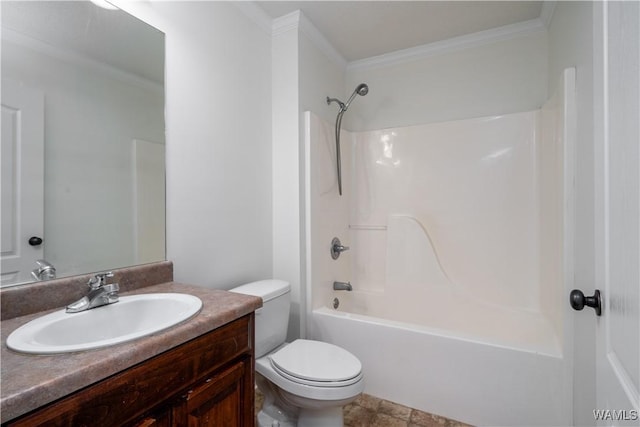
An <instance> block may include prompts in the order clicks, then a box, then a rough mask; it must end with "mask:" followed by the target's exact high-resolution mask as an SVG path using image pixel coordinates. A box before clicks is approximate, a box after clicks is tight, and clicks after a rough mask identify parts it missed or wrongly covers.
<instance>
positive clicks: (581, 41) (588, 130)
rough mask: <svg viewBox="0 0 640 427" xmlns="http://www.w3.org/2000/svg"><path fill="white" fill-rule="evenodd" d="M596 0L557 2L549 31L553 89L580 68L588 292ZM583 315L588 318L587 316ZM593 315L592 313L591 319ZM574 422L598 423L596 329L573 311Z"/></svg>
mask: <svg viewBox="0 0 640 427" xmlns="http://www.w3.org/2000/svg"><path fill="white" fill-rule="evenodd" d="M593 7H594V3H592V2H557V5H556V9H555V12H554V14H553V18H552V21H551V24H550V27H549V71H548V73H549V87H555V86H556V83H557V81H558V79H559V78H560V76H561V71H562V69H563V68H566V67H572V66H575V67H576V104H577V137H576V141H577V143H576V164H575V167H576V183H575V195H576V199H575V211H576V212H577V215H576V218H575V243H574V245H575V264H574V265H575V268H574V270H575V286H576V287H577V288H579V289H582V290H583V291H584V292H585V294H589V295H591V294H593V290H594V289H595V288H596V283H595V272H594V256H595V255H594V251H595V248H594V140H593V126H592V123H593V46H594V44H593ZM583 314H584V315H583ZM587 314H591V315H587ZM573 320H574V337H575V338H574V348H575V351H576V353H575V358H574V375H573V376H574V381H573V384H574V386H573V393H574V414H573V415H574V424H575V425H594V424H595V422H594V420H593V413H592V410H593V408H595V407H596V402H595V390H596V382H595V347H594V343H595V331H596V317H595V316H593V313H574V317H573Z"/></svg>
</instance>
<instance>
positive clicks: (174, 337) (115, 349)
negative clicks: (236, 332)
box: [0, 282, 262, 423]
mask: <svg viewBox="0 0 640 427" xmlns="http://www.w3.org/2000/svg"><path fill="white" fill-rule="evenodd" d="M158 292H179V293H187V294H191V295H195V296H197V297H199V298H200V299H201V300H202V303H203V306H202V310H201V311H200V313H198V314H197V315H196V316H195V317H192V318H191V319H189V320H187V321H185V322H183V323H180V324H178V325H176V326H174V327H172V328H170V329H166V330H164V331H161V332H158V333H156V334H153V335H150V336H147V337H143V338H139V339H137V340H134V341H129V342H126V343H122V344H118V345H114V346H110V347H106V348H104V349H97V350H90V351H84V352H77V353H64V354H56V355H46V356H45V355H43V356H41V355H26V354H21V353H17V352H14V351H12V350H9V349H8V348H7V345H6V340H7V337H8V336H9V334H10V333H11V332H12V331H14V330H15V329H16V328H18V327H19V326H21V325H23V324H25V323H27V322H29V321H31V320H33V319H35V318H37V317H40V316H42V315H43V314H46V313H48V312H51V311H55V310H48V311H43V312H40V313H34V314H29V315H26V316H21V317H15V318H12V319H7V320H3V321H2V322H0V330H1V336H2V349H1V350H0V358H1V359H0V360H1V365H2V386H1V391H0V415H1V417H0V420H1V422H3V423H4V422H6V421H9V420H11V419H13V418H15V417H17V416H20V415H22V414H25V413H27V412H29V411H31V410H33V409H36V408H38V407H40V406H42V405H45V404H47V403H50V402H52V401H54V400H56V399H59V398H61V397H63V396H66V395H68V394H70V393H73V392H74V391H77V390H79V389H81V388H83V387H86V386H88V385H90V384H93V383H95V382H97V381H100V380H102V379H104V378H107V377H109V376H111V375H113V374H115V373H117V372H120V371H122V370H124V369H127V368H128V367H131V366H133V365H135V364H137V363H140V362H143V361H144V360H147V359H149V358H151V357H153V356H156V355H158V354H160V353H163V352H165V351H167V350H169V349H171V348H173V347H176V346H178V345H180V344H183V343H185V342H187V341H189V340H191V339H193V338H196V337H198V336H200V335H202V334H205V333H207V332H209V331H211V330H213V329H216V328H218V327H220V326H222V325H224V324H226V323H229V322H232V321H233V320H235V319H238V318H240V317H242V316H244V315H246V314H248V313H251V312H252V311H254V310H256V309H257V308H259V307H261V306H262V300H261V299H260V298H257V297H252V296H247V295H240V294H235V293H232V292H227V291H221V290H215V289H209V288H203V287H199V286H192V285H185V284H181V283H176V282H168V283H162V284H159V285H154V286H149V287H145V288H141V289H137V290H134V291H131V292H126V293H121V296H125V295H133V294H142V293H158Z"/></svg>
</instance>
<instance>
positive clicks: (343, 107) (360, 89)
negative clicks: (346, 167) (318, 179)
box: [327, 83, 369, 196]
mask: <svg viewBox="0 0 640 427" xmlns="http://www.w3.org/2000/svg"><path fill="white" fill-rule="evenodd" d="M367 93H369V86H367V85H366V84H365V83H360V84H359V85H358V86H357V87H356V89H355V90H354V91H353V93H352V94H351V96H350V97H349V100H348V101H347V102H346V103H344V102H342V101H340V100H339V99H337V98H329V97H328V96H327V105H331V103H332V102H336V103H337V104H338V106H339V107H340V109H339V110H338V117H337V118H336V165H337V170H338V193H339V194H340V195H341V196H342V167H341V160H340V128H341V127H342V116H343V115H344V113H345V112H346V111H347V109H348V108H349V105H351V101H353V98H355V97H356V95H360V96H365V95H366V94H367Z"/></svg>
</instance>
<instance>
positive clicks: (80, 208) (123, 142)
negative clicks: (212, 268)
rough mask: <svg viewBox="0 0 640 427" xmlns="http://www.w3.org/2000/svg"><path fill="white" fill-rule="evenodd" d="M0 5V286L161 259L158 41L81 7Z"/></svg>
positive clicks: (130, 20)
mask: <svg viewBox="0 0 640 427" xmlns="http://www.w3.org/2000/svg"><path fill="white" fill-rule="evenodd" d="M0 7H1V8H2V10H1V15H2V50H1V55H2V58H1V66H2V70H1V72H2V74H1V76H2V92H1V101H2V153H1V157H0V158H1V162H2V164H1V173H2V176H1V181H2V212H1V214H2V230H1V240H2V258H1V260H0V261H1V279H2V281H1V285H2V286H10V285H15V284H21V283H25V282H33V281H35V280H38V279H48V278H51V276H52V274H50V273H52V270H51V269H49V268H48V267H47V266H48V265H51V266H53V268H55V273H56V274H55V275H56V276H57V277H58V278H60V277H66V276H71V275H77V274H83V273H89V272H94V271H101V270H109V269H114V268H119V267H126V266H131V265H137V264H144V263H148V262H153V261H160V260H164V259H165V167H164V165H165V162H164V155H165V150H164V148H165V146H164V138H165V126H164V34H162V33H161V32H160V31H158V30H157V29H155V28H153V27H151V26H149V25H147V24H146V23H144V22H142V21H140V20H138V19H137V18H135V17H133V16H130V15H129V14H127V13H126V12H124V11H121V10H108V9H104V8H101V7H98V6H96V5H95V4H93V3H92V2H90V1H53V2H52V1H28V2H26V1H2V3H1V4H0ZM39 260H44V261H40V262H39ZM32 273H33V274H32ZM36 276H37V277H36Z"/></svg>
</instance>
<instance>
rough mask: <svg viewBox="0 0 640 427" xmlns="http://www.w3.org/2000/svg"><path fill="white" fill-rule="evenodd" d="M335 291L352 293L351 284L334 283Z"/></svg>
mask: <svg viewBox="0 0 640 427" xmlns="http://www.w3.org/2000/svg"><path fill="white" fill-rule="evenodd" d="M333 290H334V291H352V290H353V288H352V287H351V282H347V283H345V282H333Z"/></svg>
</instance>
